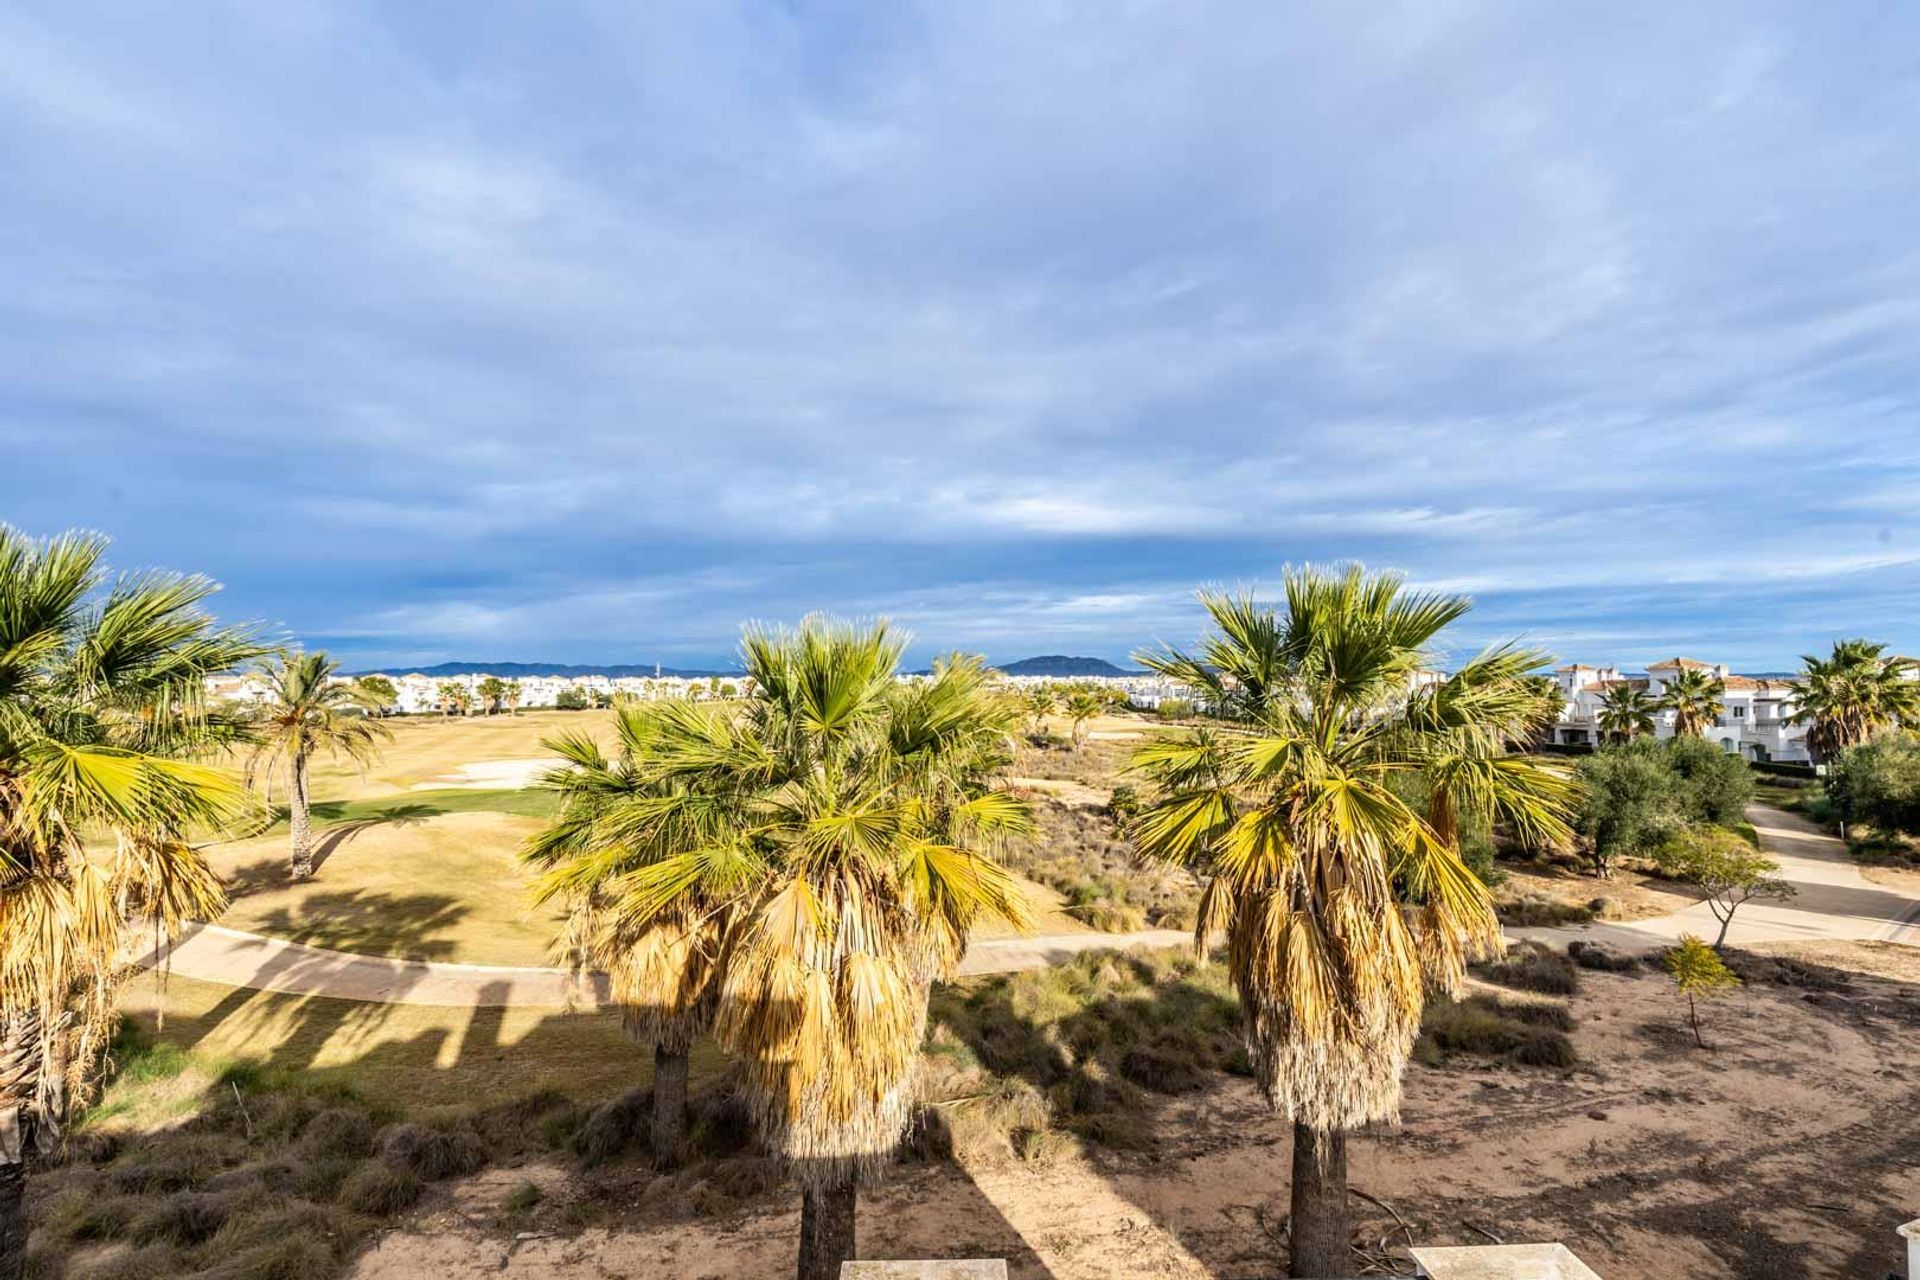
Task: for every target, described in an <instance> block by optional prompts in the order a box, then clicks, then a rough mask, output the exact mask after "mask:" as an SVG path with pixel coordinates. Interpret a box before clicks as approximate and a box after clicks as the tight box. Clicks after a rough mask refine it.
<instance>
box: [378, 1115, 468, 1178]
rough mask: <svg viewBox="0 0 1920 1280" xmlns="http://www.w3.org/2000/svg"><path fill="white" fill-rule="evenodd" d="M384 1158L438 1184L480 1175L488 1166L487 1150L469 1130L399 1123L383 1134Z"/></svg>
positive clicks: (381, 1152) (381, 1151)
mask: <svg viewBox="0 0 1920 1280" xmlns="http://www.w3.org/2000/svg"><path fill="white" fill-rule="evenodd" d="M380 1158H381V1159H382V1160H385V1161H386V1162H387V1163H388V1164H390V1165H392V1166H394V1167H395V1168H396V1169H405V1170H406V1171H407V1172H409V1173H411V1174H413V1175H414V1176H415V1177H418V1178H423V1179H425V1180H426V1181H428V1182H438V1181H440V1180H441V1179H442V1178H453V1177H462V1176H465V1175H466V1174H469V1173H474V1172H477V1171H478V1170H479V1169H480V1168H481V1167H482V1166H484V1165H485V1164H486V1163H487V1149H486V1147H485V1146H483V1145H482V1144H481V1142H480V1139H479V1137H478V1136H476V1135H475V1134H473V1133H472V1132H470V1131H468V1130H466V1129H454V1130H452V1131H447V1130H441V1129H429V1128H426V1127H425V1126H423V1125H417V1124H395V1125H388V1126H387V1127H386V1128H385V1129H383V1130H381V1132H380Z"/></svg>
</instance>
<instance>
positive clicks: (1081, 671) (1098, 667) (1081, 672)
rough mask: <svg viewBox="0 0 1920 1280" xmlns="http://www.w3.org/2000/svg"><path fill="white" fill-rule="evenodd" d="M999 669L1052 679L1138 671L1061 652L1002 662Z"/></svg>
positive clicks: (1130, 673)
mask: <svg viewBox="0 0 1920 1280" xmlns="http://www.w3.org/2000/svg"><path fill="white" fill-rule="evenodd" d="M999 668H1000V670H1001V671H1003V672H1005V673H1006V674H1007V675H1010V676H1047V677H1051V678H1054V679H1065V680H1071V679H1079V678H1081V677H1085V676H1137V675H1139V674H1140V673H1139V672H1138V671H1129V670H1127V669H1126V668H1125V667H1116V666H1114V665H1113V664H1112V663H1111V662H1108V661H1107V660H1106V659H1105V658H1069V657H1067V656H1066V655H1065V654H1062V653H1049V654H1043V655H1041V656H1040V657H1038V658H1022V659H1020V661H1018V662H1002V663H1000V664H999Z"/></svg>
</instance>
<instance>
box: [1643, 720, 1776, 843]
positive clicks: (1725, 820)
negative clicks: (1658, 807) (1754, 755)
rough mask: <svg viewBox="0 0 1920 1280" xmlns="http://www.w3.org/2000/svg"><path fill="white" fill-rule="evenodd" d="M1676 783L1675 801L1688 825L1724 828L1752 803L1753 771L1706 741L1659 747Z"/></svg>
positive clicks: (1678, 741) (1674, 742) (1689, 740)
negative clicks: (1708, 823)
mask: <svg viewBox="0 0 1920 1280" xmlns="http://www.w3.org/2000/svg"><path fill="white" fill-rule="evenodd" d="M1658 749H1659V750H1660V751H1661V752H1663V753H1664V754H1665V755H1666V758H1667V764H1668V766H1669V767H1671V768H1672V770H1673V772H1674V776H1675V777H1676V778H1677V779H1678V780H1679V781H1678V785H1677V786H1676V787H1675V789H1674V800H1675V802H1676V804H1678V806H1679V808H1680V812H1681V814H1682V816H1683V817H1685V818H1686V819H1687V820H1688V821H1690V822H1712V823H1717V824H1718V825H1720V826H1723V827H1727V826H1732V825H1733V824H1734V823H1737V822H1739V821H1740V820H1741V818H1742V817H1743V816H1744V815H1745V814H1746V811H1747V806H1748V805H1749V804H1751V803H1752V802H1753V770H1752V769H1750V768H1748V767H1747V762H1746V761H1745V760H1742V759H1741V758H1740V757H1739V756H1736V755H1732V754H1730V753H1728V752H1726V751H1722V750H1721V749H1720V748H1719V747H1717V746H1715V745H1714V744H1713V743H1711V742H1708V741H1707V740H1706V739H1705V738H1674V739H1672V740H1671V741H1669V742H1665V743H1662V744H1661V745H1660V747H1659V748H1658Z"/></svg>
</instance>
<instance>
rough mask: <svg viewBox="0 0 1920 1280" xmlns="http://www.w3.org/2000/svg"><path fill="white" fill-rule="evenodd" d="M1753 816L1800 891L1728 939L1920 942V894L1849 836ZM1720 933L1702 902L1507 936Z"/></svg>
mask: <svg viewBox="0 0 1920 1280" xmlns="http://www.w3.org/2000/svg"><path fill="white" fill-rule="evenodd" d="M1747 821H1749V822H1751V823H1753V826H1754V829H1755V830H1756V831H1758V832H1759V833H1760V847H1761V848H1762V849H1764V850H1766V852H1767V853H1769V854H1771V855H1772V856H1773V857H1774V859H1775V860H1776V861H1778V862H1779V863H1780V878H1781V879H1782V880H1785V881H1786V882H1787V883H1789V884H1791V885H1792V886H1793V887H1794V890H1795V893H1794V896H1793V897H1791V898H1787V899H1785V900H1784V901H1755V902H1748V903H1746V904H1744V905H1743V906H1741V907H1740V909H1739V910H1738V911H1736V912H1735V913H1734V916H1733V925H1732V927H1731V928H1729V929H1728V930H1727V943H1728V945H1730V946H1740V947H1744V946H1749V945H1751V944H1753V943H1756V942H1817V941H1835V940H1838V941H1854V942H1873V941H1878V942H1903V943H1907V944H1909V945H1912V946H1920V898H1914V897H1909V896H1908V895H1906V894H1903V893H1900V892H1899V891H1898V890H1895V889H1889V888H1887V887H1886V886H1885V885H1878V884H1874V883H1873V882H1872V881H1870V880H1868V879H1867V878H1866V877H1865V876H1863V875H1861V874H1860V867H1859V864H1857V863H1856V862H1854V860H1853V857H1852V855H1850V854H1849V853H1848V852H1847V846H1846V844H1845V842H1844V841H1842V840H1840V839H1838V838H1837V837H1835V836H1830V835H1828V834H1827V833H1826V832H1824V831H1822V830H1820V828H1818V827H1816V826H1815V825H1814V824H1813V823H1811V822H1809V821H1807V820H1806V819H1805V818H1803V817H1801V816H1800V815H1798V814H1794V813H1787V812H1785V811H1783V810H1780V809H1772V808H1768V807H1767V806H1765V805H1752V806H1750V807H1749V808H1748V809H1747ZM1719 932H1720V921H1719V920H1718V919H1717V918H1716V917H1715V916H1714V914H1713V909H1712V908H1711V907H1709V906H1708V905H1707V904H1706V903H1705V902H1704V901H1703V902H1696V903H1695V904H1693V905H1692V906H1690V907H1686V908H1684V909H1682V910H1680V911H1676V912H1673V913H1672V914H1671V915H1664V916H1654V917H1652V918H1650V919H1646V920H1631V921H1622V922H1599V923H1595V924H1589V925H1574V926H1566V927H1553V928H1544V927H1543V928H1523V929H1509V930H1507V936H1508V937H1510V938H1515V939H1529V938H1530V939H1534V940H1537V941H1541V942H1553V943H1557V944H1565V943H1567V942H1571V941H1574V940H1576V939H1584V940H1586V941H1589V942H1600V943H1605V944H1606V945H1608V946H1613V947H1618V948H1621V949H1624V950H1633V951H1647V950H1652V949H1655V948H1659V947H1666V946H1670V945H1672V944H1673V943H1674V942H1675V941H1677V940H1678V939H1679V937H1680V935H1681V934H1683V933H1691V934H1693V935H1695V936H1696V937H1700V938H1704V939H1706V940H1707V941H1708V942H1712V941H1713V940H1714V938H1715V936H1716V935H1718V934H1719Z"/></svg>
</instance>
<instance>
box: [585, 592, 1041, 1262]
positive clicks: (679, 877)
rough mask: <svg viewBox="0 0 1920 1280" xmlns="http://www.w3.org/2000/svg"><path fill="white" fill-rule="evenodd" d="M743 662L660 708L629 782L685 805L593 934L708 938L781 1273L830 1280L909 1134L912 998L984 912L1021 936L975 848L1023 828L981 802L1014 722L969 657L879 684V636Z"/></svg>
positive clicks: (1019, 817) (787, 643)
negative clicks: (788, 1260) (725, 678)
mask: <svg viewBox="0 0 1920 1280" xmlns="http://www.w3.org/2000/svg"><path fill="white" fill-rule="evenodd" d="M742 649H743V657H744V659H745V665H746V668H747V671H748V673H749V674H750V675H751V677H752V679H753V682H754V683H753V695H752V697H751V698H749V699H748V700H746V701H745V703H744V704H741V705H739V706H738V707H721V706H709V705H707V704H704V703H702V704H700V705H699V706H694V705H691V704H683V705H679V706H674V705H673V704H666V706H665V707H663V712H662V714H660V715H659V716H658V717H657V718H655V719H653V721H652V722H651V725H650V729H649V732H650V737H649V738H648V740H647V742H646V750H645V752H644V753H637V754H636V759H637V760H639V761H640V762H641V763H640V765H639V768H638V769H637V773H638V775H639V780H640V781H641V783H642V784H643V785H645V786H648V787H665V788H673V787H675V786H680V787H682V788H683V790H680V791H670V793H669V794H668V795H666V796H663V797H659V798H657V799H656V801H655V803H654V806H653V811H654V813H655V815H656V816H655V818H654V819H653V822H654V823H655V824H657V825H645V824H643V827H642V830H641V831H640V832H639V833H638V838H636V839H635V840H634V841H632V842H631V843H632V845H633V846H634V847H635V848H637V849H642V850H645V851H646V852H645V853H643V854H641V855H640V861H641V862H642V863H643V865H638V866H635V867H634V868H633V869H632V870H630V871H626V872H624V873H622V874H620V875H619V876H617V877H616V878H615V880H614V882H613V883H612V884H611V885H610V886H609V887H608V888H607V890H606V892H605V894H604V903H603V906H602V907H601V912H602V914H603V915H604V917H605V918H606V920H607V921H609V923H608V924H606V925H605V926H603V929H604V931H605V934H606V936H624V937H627V938H633V939H643V938H648V937H650V936H651V935H652V934H653V933H654V932H655V931H656V930H660V929H670V928H672V927H674V925H675V922H680V921H686V920H689V919H698V920H701V921H703V922H708V923H711V924H712V925H713V926H714V927H715V928H716V929H717V930H718V931H719V934H720V936H719V937H718V938H716V939H714V940H713V941H712V942H710V943H706V944H702V945H703V946H704V947H706V948H707V949H708V953H709V955H710V956H711V957H712V958H713V960H714V962H715V963H718V964H719V966H720V967H721V969H722V970H723V971H724V972H723V974H722V975H721V977H720V979H719V989H718V992H717V994H716V997H715V1008H714V1033H715V1035H716V1037H717V1038H718V1039H719V1041H720V1042H721V1044H722V1045H723V1046H725V1047H727V1048H728V1049H730V1050H732V1051H733V1052H734V1053H735V1054H737V1055H738V1056H739V1058H740V1059H741V1062H742V1065H743V1067H744V1074H743V1080H744V1088H745V1089H746V1092H747V1096H748V1098H749V1101H750V1104H751V1106H752V1110H753V1112H754V1114H755V1118H756V1120H757V1122H758V1128H759V1131H760V1134H761V1137H762V1140H763V1142H764V1143H765V1144H766V1145H767V1147H768V1148H769V1150H770V1151H771V1152H773V1153H774V1154H776V1155H778V1156H780V1157H782V1158H783V1159H785V1160H786V1162H787V1163H788V1165H789V1167H790V1169H791V1170H792V1172H793V1174H794V1177H795V1178H796V1180H797V1181H798V1182H799V1183H800V1187H801V1195H802V1200H801V1229H800V1235H801V1239H800V1252H799V1265H798V1275H799V1276H800V1278H801V1280H834V1277H837V1276H838V1274H839V1269H840V1264H841V1263H842V1262H843V1261H845V1260H847V1259H848V1258H850V1257H851V1256H852V1255H853V1249H854V1206H855V1202H856V1198H857V1189H858V1185H859V1183H860V1182H861V1181H862V1180H865V1179H869V1178H871V1177H872V1176H874V1175H875V1174H877V1173H878V1171H879V1170H880V1169H881V1168H882V1167H883V1166H884V1164H885V1163H886V1161H887V1159H888V1157H889V1155H890V1154H891V1152H892V1151H893V1150H894V1148H895V1147H896V1145H897V1144H898V1142H899V1140H900V1137H901V1135H902V1133H903V1132H904V1131H905V1128H906V1125H907V1121H908V1118H909V1113H910V1109H911V1095H912V1075H913V1065H914V1063H915V1061H916V1060H917V1057H918V1053H919V1047H920V1041H921V1038H922V1034H923V1032H924V1030H925V1025H926V1012H927V993H928V989H929V987H930V985H931V983H932V982H933V981H934V980H935V979H936V978H938V977H940V976H942V975H945V974H948V973H951V972H952V970H953V967H954V966H955V965H956V964H957V963H958V961H959V958H960V956H961V955H962V953H963V952H964V950H965V947H966V939H967V930H968V928H969V926H970V925H971V924H972V922H973V921H974V919H975V918H976V917H977V916H978V915H980V914H981V913H983V912H986V913H991V914H994V915H998V916H1002V917H1005V918H1007V919H1009V920H1012V921H1013V922H1014V923H1015V924H1017V925H1020V926H1022V927H1024V926H1025V925H1026V924H1027V921H1028V919H1029V914H1030V913H1029V907H1028V904H1027V901H1026V899H1025V897H1024V896H1023V895H1022V894H1021V893H1020V891H1019V889H1018V886H1017V883H1016V882H1015V881H1014V879H1013V878H1012V877H1011V876H1010V875H1008V873H1007V872H1006V871H1005V869H1004V868H1002V867H1001V866H1000V865H999V864H998V863H997V862H996V861H994V859H993V858H992V857H991V856H990V854H989V852H988V850H989V848H990V847H991V845H992V844H993V842H995V841H997V840H998V839H1000V838H1002V837H1005V836H1009V835H1016V834H1020V833H1024V832H1026V831H1028V830H1031V825H1032V824H1031V819H1030V817H1029V816H1028V813H1027V810H1026V807H1025V806H1024V805H1022V804H1021V803H1020V802H1019V801H1018V800H1016V799H1014V798H1013V797H1012V796H1010V795H1008V794H1007V793H1005V792H1004V791H1000V790H997V789H995V786H994V784H995V781H996V779H997V778H998V777H999V776H1000V774H1001V773H1002V772H1003V771H1004V769H1005V767H1006V765H1007V763H1008V761H1009V759H1010V755H1009V749H1010V738H1011V735H1012V733H1013V731H1014V729H1015V727H1016V725H1017V723H1018V720H1019V714H1020V712H1019V708H1018V707H1017V706H1016V705H1015V704H1014V703H1013V702H1012V701H1011V700H1009V699H1005V698H1002V697H1000V696H998V695H997V694H995V693H994V692H993V690H992V688H991V686H990V685H989V683H988V680H987V675H986V672H985V671H984V670H983V668H982V667H981V665H980V663H979V662H978V661H977V660H974V659H970V658H961V657H954V658H950V659H946V660H943V661H941V662H937V663H936V664H935V665H934V673H933V677H932V678H931V679H929V680H925V681H918V682H914V683H912V684H901V683H899V682H897V680H896V679H895V676H896V673H897V672H898V669H899V662H900V653H901V641H899V640H897V639H896V638H895V637H894V636H893V635H892V634H891V633H890V632H889V630H888V629H887V627H886V626H885V624H879V625H876V626H873V627H867V628H856V627H852V626H847V625H842V624H836V623H832V622H828V621H825V620H822V619H817V618H815V619H809V620H808V621H807V622H805V623H803V624H802V625H801V627H800V628H799V629H798V630H797V631H793V632H766V631H760V630H752V631H749V632H748V633H747V635H746V637H745V640H744V642H743V646H742ZM682 824H683V825H682ZM676 826H677V827H678V830H679V831H680V832H684V833H689V834H687V835H686V836H685V837H684V838H683V836H682V835H680V834H676ZM691 845H697V846H698V847H688V846H691ZM708 904H720V906H721V908H722V909H720V910H714V909H711V908H710V907H709V906H708ZM689 945H692V940H689Z"/></svg>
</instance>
